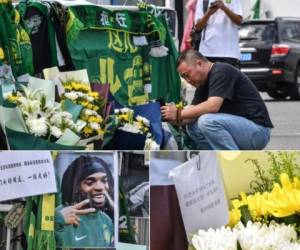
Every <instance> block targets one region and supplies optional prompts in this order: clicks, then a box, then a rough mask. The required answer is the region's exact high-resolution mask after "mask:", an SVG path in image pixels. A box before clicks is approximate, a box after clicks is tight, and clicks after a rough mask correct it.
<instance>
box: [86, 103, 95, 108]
mask: <svg viewBox="0 0 300 250" xmlns="http://www.w3.org/2000/svg"><path fill="white" fill-rule="evenodd" d="M86 107H87V108H88V109H91V110H93V107H94V105H93V104H91V103H89V104H88V105H87V106H86Z"/></svg>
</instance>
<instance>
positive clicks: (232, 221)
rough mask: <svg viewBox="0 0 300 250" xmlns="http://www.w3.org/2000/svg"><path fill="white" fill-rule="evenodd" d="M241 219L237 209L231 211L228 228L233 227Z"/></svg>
mask: <svg viewBox="0 0 300 250" xmlns="http://www.w3.org/2000/svg"><path fill="white" fill-rule="evenodd" d="M241 217H242V214H241V211H240V210H239V209H237V208H234V209H232V210H231V211H230V212H229V221H228V226H230V227H234V226H235V225H236V224H237V223H238V222H239V221H240V220H241Z"/></svg>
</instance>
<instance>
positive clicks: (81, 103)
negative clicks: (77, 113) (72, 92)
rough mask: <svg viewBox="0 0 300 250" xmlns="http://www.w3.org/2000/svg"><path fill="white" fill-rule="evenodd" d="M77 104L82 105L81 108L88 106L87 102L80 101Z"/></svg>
mask: <svg viewBox="0 0 300 250" xmlns="http://www.w3.org/2000/svg"><path fill="white" fill-rule="evenodd" d="M79 104H80V105H82V106H83V107H87V105H89V103H88V102H87V101H81V102H79Z"/></svg>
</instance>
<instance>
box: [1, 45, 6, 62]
mask: <svg viewBox="0 0 300 250" xmlns="http://www.w3.org/2000/svg"><path fill="white" fill-rule="evenodd" d="M4 58H5V55H4V51H3V49H2V48H1V47H0V60H3V59H4Z"/></svg>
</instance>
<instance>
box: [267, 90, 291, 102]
mask: <svg viewBox="0 0 300 250" xmlns="http://www.w3.org/2000/svg"><path fill="white" fill-rule="evenodd" d="M267 93H268V94H269V96H271V97H272V98H274V99H281V100H282V99H285V98H286V97H287V96H288V95H289V94H288V91H287V90H285V89H270V90H268V91H267Z"/></svg>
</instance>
